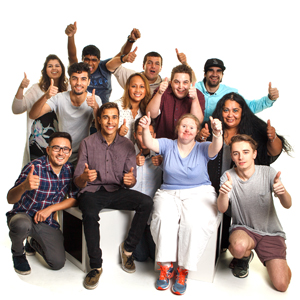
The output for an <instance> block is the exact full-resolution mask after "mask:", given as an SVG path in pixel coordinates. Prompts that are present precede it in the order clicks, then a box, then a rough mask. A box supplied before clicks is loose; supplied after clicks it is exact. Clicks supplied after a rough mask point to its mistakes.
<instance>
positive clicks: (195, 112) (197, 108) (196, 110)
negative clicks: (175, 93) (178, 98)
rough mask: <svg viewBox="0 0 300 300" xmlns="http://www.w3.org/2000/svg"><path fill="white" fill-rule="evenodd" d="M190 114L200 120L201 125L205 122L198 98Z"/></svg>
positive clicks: (193, 103) (194, 101)
mask: <svg viewBox="0 0 300 300" xmlns="http://www.w3.org/2000/svg"><path fill="white" fill-rule="evenodd" d="M190 113H191V114H193V115H194V116H196V117H197V118H198V119H199V121H200V124H201V123H202V122H203V118H204V117H203V113H202V109H201V106H200V103H199V100H198V98H196V99H194V100H193V102H192V105H191V111H190Z"/></svg>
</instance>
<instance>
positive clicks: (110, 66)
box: [106, 56, 122, 72]
mask: <svg viewBox="0 0 300 300" xmlns="http://www.w3.org/2000/svg"><path fill="white" fill-rule="evenodd" d="M121 64H122V62H121V58H120V56H115V57H114V58H112V59H111V60H110V61H108V62H107V63H106V68H107V70H108V71H110V72H114V71H115V70H116V69H117V68H118V67H119V66H120V65H121Z"/></svg>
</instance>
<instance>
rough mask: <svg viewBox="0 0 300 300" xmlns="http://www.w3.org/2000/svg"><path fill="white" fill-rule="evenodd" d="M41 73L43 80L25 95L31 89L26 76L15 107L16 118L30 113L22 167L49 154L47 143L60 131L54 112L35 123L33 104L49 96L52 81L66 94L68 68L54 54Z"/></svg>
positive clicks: (17, 95) (15, 101)
mask: <svg viewBox="0 0 300 300" xmlns="http://www.w3.org/2000/svg"><path fill="white" fill-rule="evenodd" d="M41 73H42V76H41V78H40V80H39V82H38V83H35V84H33V85H32V86H31V88H30V89H28V91H27V92H26V93H25V95H24V89H25V88H27V87H28V85H29V80H28V79H27V76H26V73H24V79H23V80H22V82H21V84H20V86H19V88H18V90H17V93H16V95H15V98H14V101H13V104H12V111H13V113H14V114H21V113H23V112H25V111H27V132H26V145H25V150H24V157H23V166H24V165H26V164H27V163H28V162H29V161H31V160H33V159H35V158H38V157H40V156H42V155H44V154H46V147H47V146H48V139H49V137H50V135H51V134H52V133H53V132H55V131H56V129H57V128H58V127H57V118H56V115H55V113H54V112H49V113H48V114H46V115H44V116H42V117H40V118H38V119H36V120H32V119H30V118H29V112H30V110H31V108H32V106H33V104H34V103H35V102H36V101H37V100H39V99H40V98H41V97H42V96H43V95H44V94H45V93H46V92H47V90H48V89H49V87H50V85H51V80H52V79H53V82H54V86H56V87H57V89H58V92H63V91H66V90H67V88H68V81H67V78H66V76H65V67H64V65H63V63H62V62H61V60H60V59H59V58H58V57H57V56H56V55H54V54H51V55H49V56H47V58H46V60H45V63H44V66H43V69H42V71H41Z"/></svg>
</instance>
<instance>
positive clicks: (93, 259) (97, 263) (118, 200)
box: [78, 188, 153, 269]
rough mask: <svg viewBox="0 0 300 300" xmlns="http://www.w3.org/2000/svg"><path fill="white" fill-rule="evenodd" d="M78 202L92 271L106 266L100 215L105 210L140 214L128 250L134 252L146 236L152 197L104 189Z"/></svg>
mask: <svg viewBox="0 0 300 300" xmlns="http://www.w3.org/2000/svg"><path fill="white" fill-rule="evenodd" d="M78 201H79V208H80V210H81V211H82V221H83V226H84V234H85V239H86V244H87V249H88V255H89V258H90V267H91V268H92V269H94V268H101V267H102V251H101V249H100V246H99V243H100V230H99V223H98V222H99V220H100V217H99V212H100V211H101V210H102V209H103V208H110V209H117V210H131V211H132V210H134V211H135V212H136V213H135V215H134V217H133V220H132V223H131V227H130V230H129V233H128V236H127V238H126V240H125V242H124V248H125V250H126V251H128V252H133V251H134V249H135V248H136V246H137V244H138V242H139V241H140V239H141V237H142V235H143V232H144V229H145V226H146V224H147V220H148V218H149V215H150V212H151V209H152V205H153V201H152V199H151V198H150V197H149V196H147V195H145V194H142V193H140V192H137V191H134V190H129V189H123V188H121V189H119V190H117V191H114V192H107V191H106V190H105V189H104V188H101V189H100V190H99V191H97V192H95V193H91V192H85V193H83V194H81V195H80V196H79V198H78ZM108 230H110V229H108Z"/></svg>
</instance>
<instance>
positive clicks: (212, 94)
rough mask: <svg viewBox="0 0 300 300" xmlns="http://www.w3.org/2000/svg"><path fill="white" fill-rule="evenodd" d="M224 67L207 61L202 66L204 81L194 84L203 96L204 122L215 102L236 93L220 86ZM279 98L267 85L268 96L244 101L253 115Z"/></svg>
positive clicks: (215, 59) (213, 59) (222, 64)
mask: <svg viewBox="0 0 300 300" xmlns="http://www.w3.org/2000/svg"><path fill="white" fill-rule="evenodd" d="M225 69H226V68H225V66H224V63H223V61H222V60H220V59H217V58H211V59H208V60H207V61H206V63H205V65H204V79H203V81H199V82H197V83H196V88H197V89H198V90H200V91H201V92H202V93H203V94H204V96H205V112H204V122H207V121H208V120H209V116H211V115H212V113H213V111H214V110H215V107H216V104H217V102H218V101H219V100H220V99H221V98H222V97H223V96H224V95H226V94H228V93H232V92H234V93H238V90H237V89H235V88H231V87H229V86H226V85H224V84H221V82H222V78H223V72H224V71H225ZM278 97H279V92H278V90H277V88H272V86H271V82H270V83H269V94H268V96H265V97H262V98H261V99H259V100H246V102H247V104H248V106H249V108H250V109H251V111H252V112H253V113H258V112H260V111H262V110H264V109H266V108H268V107H271V106H272V105H273V103H274V101H275V100H276V99H277V98H278Z"/></svg>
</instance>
